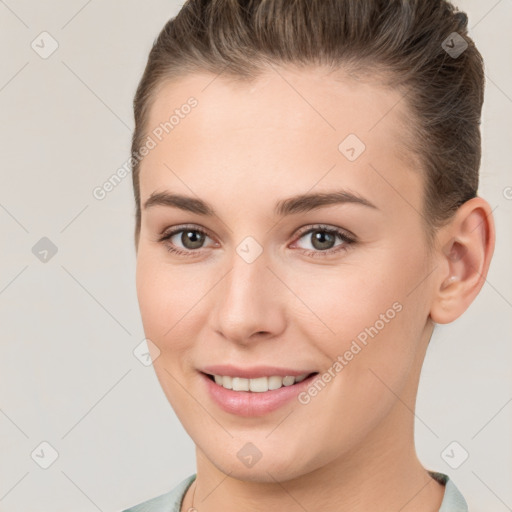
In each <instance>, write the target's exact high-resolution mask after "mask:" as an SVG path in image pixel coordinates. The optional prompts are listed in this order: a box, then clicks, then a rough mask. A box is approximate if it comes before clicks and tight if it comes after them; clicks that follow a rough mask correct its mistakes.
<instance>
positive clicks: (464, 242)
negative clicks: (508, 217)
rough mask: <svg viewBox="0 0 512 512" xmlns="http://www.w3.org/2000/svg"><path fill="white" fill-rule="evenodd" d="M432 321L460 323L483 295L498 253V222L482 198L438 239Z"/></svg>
mask: <svg viewBox="0 0 512 512" xmlns="http://www.w3.org/2000/svg"><path fill="white" fill-rule="evenodd" d="M437 240H438V245H437V247H438V248H437V249H436V255H435V259H436V261H437V265H436V272H435V273H434V275H435V277H434V283H433V285H434V289H433V300H432V304H431V309H430V317H431V319H432V320H433V321H434V322H436V323H438V324H447V323H450V322H453V321H454V320H455V319H457V318H458V317H459V316H460V315H462V313H464V311H466V309H467V308H468V307H469V305H470V304H471V303H472V302H473V300H474V299H475V297H476V296H477V295H478V293H479V292H480V289H481V288H482V286H483V284H484V282H485V278H486V277H487V272H488V270H489V265H490V263H491V258H492V255H493V252H494V242H495V229H494V219H493V215H492V210H491V207H490V206H489V203H488V202H487V201H485V200H484V199H482V198H480V197H475V198H473V199H470V200H469V201H466V202H465V203H464V204H463V205H461V206H460V207H459V209H458V210H457V212H456V213H455V215H454V217H453V219H452V220H451V221H450V222H449V224H447V225H446V226H443V227H442V228H441V229H440V231H439V233H438V236H437Z"/></svg>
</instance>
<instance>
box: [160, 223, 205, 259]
mask: <svg viewBox="0 0 512 512" xmlns="http://www.w3.org/2000/svg"><path fill="white" fill-rule="evenodd" d="M179 234H181V236H177V235H179ZM205 238H209V236H208V233H207V232H206V231H204V230H203V229H201V228H198V227H195V226H179V227H177V228H175V229H173V230H172V231H168V232H165V233H164V234H163V235H162V236H161V237H160V238H159V239H158V242H161V243H163V244H164V245H165V247H166V248H167V250H168V251H169V252H171V253H175V254H180V255H184V256H193V255H195V253H198V252H199V251H198V249H201V248H202V244H203V243H204V241H205ZM173 239H174V240H173ZM169 242H170V243H169ZM177 242H179V243H181V244H182V245H183V247H184V249H185V250H182V249H180V247H179V245H178V244H177ZM177 245H178V247H176V246H177Z"/></svg>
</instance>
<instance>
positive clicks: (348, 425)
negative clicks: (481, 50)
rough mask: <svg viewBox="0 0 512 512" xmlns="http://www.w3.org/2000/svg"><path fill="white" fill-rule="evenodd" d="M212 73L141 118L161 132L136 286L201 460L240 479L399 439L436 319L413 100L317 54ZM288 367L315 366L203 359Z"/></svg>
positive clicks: (144, 177) (148, 169)
mask: <svg viewBox="0 0 512 512" xmlns="http://www.w3.org/2000/svg"><path fill="white" fill-rule="evenodd" d="M214 78H215V77H214V76H213V75H209V74H194V75H189V76H187V77H186V78H183V79H181V80H180V81H179V82H174V83H172V84H167V85H166V86H165V87H163V88H162V89H161V91H160V92H159V94H158V96H157V97H156V100H155V102H154V104H153V106H152V108H151V112H150V118H149V123H148V126H147V134H148V135H150V136H151V137H152V138H153V139H154V140H155V141H156V145H155V147H153V148H152V149H151V150H150V151H149V153H148V154H147V156H146V157H145V158H144V160H143V162H142V164H141V173H140V192H141V208H142V223H141V231H140V239H139V245H138V254H137V293H138V300H139V305H140V310H141V315H142V321H143V325H144V330H145V334H146V337H147V338H148V339H149V340H151V344H150V347H152V348H151V350H152V353H153V356H154V357H156V358H155V359H154V362H153V365H154V368H155V371H156V374H157V376H158V379H159V382H160V384H161V386H162V388H163V391H164V393H165V394H166V396H167V398H168V400H169V402H170V403H171V405H172V407H173V409H174V411H175V412H176V414H177V416H178V417H179V419H180V421H181V422H182V424H183V426H184V428H185V429H186V431H187V432H188V433H189V435H190V436H191V438H192V439H193V441H194V442H195V444H196V446H197V449H198V450H199V452H200V453H201V454H203V455H204V457H205V459H207V460H208V461H209V463H211V464H212V466H215V467H216V468H218V469H219V470H221V471H223V472H224V473H226V474H227V473H231V475H232V476H235V477H236V476H238V477H240V478H242V479H246V480H260V481H270V480H269V474H268V473H267V471H270V473H272V474H273V475H276V474H279V475H280V476H281V477H282V478H293V477H297V476H299V475H303V474H306V473H307V472H310V471H312V470H314V469H317V468H321V467H324V466H328V465H330V464H335V463H336V462H340V461H348V460H349V459H350V457H352V456H354V454H355V453H356V452H357V453H359V454H361V453H363V451H364V446H369V445H370V444H373V443H380V445H379V446H384V445H385V444H386V443H388V445H389V443H393V442H399V441H397V439H399V438H400V434H403V431H401V429H402V430H406V429H408V428H409V427H410V426H411V425H410V424H408V425H405V423H404V416H403V411H402V413H400V412H399V411H398V405H397V404H399V401H398V399H397V396H399V397H401V399H402V400H403V401H405V402H406V403H410V405H411V407H413V401H414V396H415V392H416V388H415V386H416V385H417V378H418V375H419V371H420V367H421V362H422V360H423V356H424V350H425V347H426V344H427V342H428V339H429V336H430V334H431V330H430V327H429V324H428V322H427V319H428V316H429V293H430V292H429V284H428V279H426V278H427V275H428V269H429V266H428V261H427V250H426V249H427V245H426V244H427V242H426V238H425V231H424V226H423V224H422V221H423V218H422V216H421V215H420V213H419V212H420V211H421V205H422V197H423V178H422V175H421V172H420V170H419V169H418V168H415V167H414V166H413V165H412V164H411V163H410V162H408V161H407V159H405V158H404V154H403V151H402V142H403V140H404V139H403V137H404V136H405V135H406V134H407V127H406V126H407V112H406V110H405V109H406V106H405V105H404V104H403V102H399V100H400V95H399V94H398V93H397V92H396V91H391V90H388V89H385V88H384V87H382V86H380V85H379V84H370V83H363V82H358V81H356V80H355V79H353V78H346V79H344V80H340V79H339V78H338V79H337V80H335V79H334V77H333V76H327V75H326V74H325V73H322V72H321V71H319V70H310V71H305V70H301V71H297V70H293V69H291V68H288V69H282V68H281V69H280V72H279V74H278V73H276V72H273V71H270V72H269V73H268V74H266V75H265V76H262V77H260V78H259V79H258V80H257V81H256V82H253V83H251V84H243V83H234V82H229V81H226V80H224V79H223V78H222V76H220V77H217V78H216V79H215V80H214ZM190 97H194V98H195V103H194V104H195V106H194V107H193V108H183V109H182V110H181V111H180V112H181V115H179V116H178V117H179V122H177V123H175V125H174V127H173V128H172V131H171V130H168V131H169V133H165V131H164V132H163V136H162V133H161V132H162V128H161V123H164V122H165V121H168V120H169V117H170V116H171V115H172V114H173V112H174V111H175V109H180V108H181V106H182V105H184V104H186V103H187V100H188V99H189V98H190ZM185 112H186V113H185ZM158 127H160V130H158ZM155 130H156V131H155ZM155 133H157V134H159V138H161V140H158V137H156V136H155V135H154V134H155ZM351 134H352V135H351ZM363 144H364V146H363ZM325 194H337V196H336V197H334V196H332V197H331V199H329V200H328V199H327V197H328V196H327V195H325ZM170 195H179V196H185V198H190V199H192V200H194V202H192V203H191V202H188V203H187V202H186V201H185V200H184V199H183V198H181V199H179V200H178V199H176V198H172V197H170ZM304 195H312V196H316V198H315V197H312V198H310V199H309V200H305V199H304V198H302V201H298V200H297V198H299V196H304ZM333 197H334V200H333ZM290 198H294V199H290ZM202 202H204V203H205V204H203V203H202ZM146 203H147V205H146ZM210 210H211V211H210ZM175 251H178V252H175ZM217 365H229V366H228V367H224V368H216V369H215V368H214V369H213V370H212V368H211V367H212V366H217ZM256 367H258V368H256ZM259 367H272V368H259ZM258 369H259V370H261V372H260V373H257V372H256V371H254V372H252V373H251V371H252V370H258ZM244 370H247V371H249V373H244ZM281 370H282V371H283V372H284V374H285V375H286V374H288V375H290V374H291V375H300V374H304V373H307V374H311V373H316V375H313V376H312V377H308V378H306V379H305V380H303V381H302V382H300V383H296V384H293V385H289V386H287V385H285V386H283V387H282V388H281V389H275V390H270V391H266V392H258V391H233V390H231V391H229V390H224V388H223V387H222V388H221V386H219V385H218V384H216V383H215V382H213V381H212V380H210V379H209V378H208V377H206V376H205V374H204V373H218V374H220V375H225V376H233V375H235V376H236V375H238V376H239V377H243V376H244V375H253V376H254V377H262V376H269V377H270V376H278V375H279V374H280V371H281ZM203 372H204V373H203ZM286 372H288V373H286ZM271 380H272V381H273V382H277V381H276V379H271ZM223 382H224V383H227V386H228V387H229V379H228V380H226V379H224V380H223ZM262 382H264V379H263V380H261V379H258V380H257V382H256V383H254V382H253V383H252V385H253V386H256V385H259V384H262ZM231 383H232V384H233V381H231ZM237 383H241V385H244V381H243V380H242V381H238V380H237ZM253 389H256V388H253ZM400 407H401V408H402V410H403V405H400ZM400 414H401V415H400ZM409 416H410V418H411V420H410V421H411V423H412V418H413V416H412V415H411V414H410V413H409ZM408 421H409V420H408ZM389 425H393V428H390V427H389ZM392 431H393V432H396V434H397V435H396V438H393V435H391V434H390V432H392ZM247 443H252V444H247ZM240 450H242V451H240ZM244 450H245V451H244ZM258 453H259V454H260V455H261V459H260V460H259V461H258V462H257V463H256V464H254V466H252V467H251V466H250V464H246V463H245V460H246V458H244V455H247V454H249V455H256V457H258V456H259V455H258ZM290 460H293V461H294V464H293V465H290V464H289V461H290Z"/></svg>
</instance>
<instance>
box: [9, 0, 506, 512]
mask: <svg viewBox="0 0 512 512" xmlns="http://www.w3.org/2000/svg"><path fill="white" fill-rule="evenodd" d="M180 4H181V2H180V3H178V2H177V1H164V0H152V1H148V2H142V1H135V0H124V1H123V2H114V1H113V0H103V1H100V0H92V1H91V0H90V1H88V2H87V1H84V0H69V1H66V2H64V1H60V2H58V1H56V0H53V1H46V2H36V1H34V0H5V1H1V0H0V38H1V39H0V41H1V45H0V59H1V60H0V61H1V63H2V66H1V69H0V109H1V110H0V112H1V120H2V121H1V127H0V130H1V132H0V140H1V159H0V164H1V171H0V172H1V186H0V243H1V251H0V257H1V267H0V325H1V335H2V339H1V342H0V348H1V357H0V382H1V384H0V511H9V512H32V511H42V510H52V511H53V512H61V511H69V510H73V511H74V512H89V511H91V512H93V511H95V510H100V511H105V512H106V511H116V510H122V509H123V508H125V507H128V506H129V505H133V504H135V503H138V502H140V501H142V500H145V499H148V498H150V497H153V496H156V495H157V494H160V493H163V492H165V491H167V490H169V489H171V488H172V487H174V486H175V485H176V484H177V483H178V482H179V481H181V480H182V479H183V478H185V477H186V476H188V475H190V474H192V473H193V472H194V471H195V455H194V449H193V448H194V446H193V443H192V441H191V440H190V439H189V437H188V436H187V434H186V433H185V431H184V429H183V428H182V427H181V424H180V423H179V421H178V420H177V418H176V416H175V414H174V412H173V411H172V409H171V407H170V405H169V404H168V402H167V400H166V398H165V396H164V394H163V392H162V391H161V389H160V386H159V384H158V381H157V379H156V377H155V375H154V372H153V369H152V368H151V366H148V367H146V366H144V365H143V364H141V363H140V362H139V360H138V359H136V358H135V356H134V354H133V350H134V348H135V347H136V346H137V345H139V344H140V342H141V340H143V338H144V334H143V330H142V324H141V321H140V317H139V311H138V305H137V299H136V293H135V280H134V275H135V251H134V246H133V237H132V233H133V225H134V208H133V199H132V185H131V176H128V178H126V179H125V180H124V181H123V182H122V183H121V184H120V185H119V186H118V187H117V188H116V189H115V190H114V191H113V192H111V193H110V194H109V195H108V196H107V197H106V198H105V199H104V200H103V201H98V200H96V199H95V198H94V197H93V195H92V190H93V189H94V187H96V186H98V185H101V184H102V183H104V182H105V181H106V180H107V179H108V178H109V177H110V176H111V175H112V174H113V173H114V172H115V171H116V170H117V169H118V167H120V166H121V165H122V164H123V163H124V162H125V161H126V159H127V157H128V156H129V146H130V136H131V130H132V127H133V119H132V100H133V95H134V92H135V87H136V85H137V83H138V80H139V78H140V76H141V73H142V71H143V67H144V65H145V62H146V58H147V54H148V52H149V50H150V47H151V45H152V42H153V40H154V38H155V37H156V36H157V34H158V32H159V31H160V29H161V28H162V27H163V25H164V23H165V21H166V20H167V19H168V18H170V17H171V16H173V15H174V14H176V13H177V11H178V9H179V7H180ZM456 4H457V5H458V6H459V7H460V8H461V9H462V10H465V11H466V12H467V13H468V14H469V19H470V26H471V30H470V35H471V36H472V37H473V38H474V39H475V41H476V43H477V45H478V47H479V49H480V51H481V52H482V54H483V55H484V59H485V62H486V74H487V90H486V101H485V105H484V117H483V128H482V131H483V147H484V156H483V162H482V170H481V187H480V191H479V192H480V195H481V196H483V197H485V198H486V199H487V200H488V201H489V202H490V204H491V206H492V208H494V214H495V217H496V224H497V245H496V252H495V256H494V260H493V263H492V265H491V269H490V273H489V276H488V279H487V283H486V284H485V285H484V287H483V290H482V292H481V294H480V295H479V297H478V298H477V300H476V301H475V302H474V303H473V304H472V305H471V307H470V308H469V310H468V311H467V312H466V313H465V314H464V315H463V316H462V317H461V318H460V319H459V320H457V321H456V322H454V323H453V324H450V325H446V326H439V327H438V331H437V334H435V337H434V339H433V341H432V343H431V346H430V348H429V351H428V354H427V359H426V362H425V366H424V369H423V375H422V380H421V383H420V390H419V396H418V404H417V411H416V412H417V420H416V435H417V449H418V453H419V456H420V459H421V460H422V461H423V463H424V465H425V466H426V467H427V468H429V469H433V470H438V471H442V472H446V473H448V474H449V475H450V477H451V478H452V479H453V480H454V481H455V483H456V484H457V486H458V487H459V488H460V489H461V491H462V493H463V494H464V495H465V496H466V498H467V500H468V502H469V504H470V509H471V510H472V512H478V511H481V512H483V511H486V512H487V511H489V510H493V511H494V512H505V511H510V510H512V486H511V485H510V484H511V482H512V436H511V432H512V386H511V383H512V375H511V371H510V363H511V360H512V357H511V355H512V343H511V327H512V325H511V317H512V286H511V285H512V272H511V269H510V266H511V264H510V263H511V261H512V229H511V225H512V223H511V218H512V200H510V199H509V200H507V199H506V197H505V193H504V191H505V190H506V187H511V186H512V173H511V162H512V155H511V148H512V144H511V134H512V67H511V64H510V63H511V62H512V35H511V30H510V26H511V24H512V1H511V0H501V1H495V0H494V1H491V2H482V1H481V0H464V1H462V0H460V1H458V2H456ZM43 31H47V32H49V33H50V34H51V35H52V37H53V38H55V40H57V41H58V44H59V47H58V49H57V51H56V52H55V53H53V54H52V55H51V56H50V57H49V58H47V59H43V58H41V57H40V56H39V55H38V54H37V53H36V52H35V51H34V50H33V49H32V48H31V43H32V41H33V40H34V39H36V42H37V41H38V40H39V39H37V37H38V36H39V34H40V33H41V32H43ZM39 44H40V45H41V43H39ZM45 44H48V43H45ZM45 47H46V48H48V47H49V46H45ZM509 190H510V189H509ZM509 197H510V195H509ZM42 237H48V238H49V239H50V240H51V241H52V242H53V243H54V244H55V245H56V246H57V248H58V252H57V254H56V255H55V256H53V257H52V258H51V259H50V260H49V261H48V262H47V263H43V262H41V261H40V260H39V259H38V258H36V257H35V255H34V254H33V253H32V247H33V246H34V245H35V244H36V243H37V242H38V241H39V240H40V239H41V238H42ZM454 440H455V441H457V442H458V443H460V445H461V446H462V447H464V449H465V450H467V451H468V452H469V458H468V459H467V461H465V462H464V463H463V464H462V465H461V466H460V467H459V468H458V469H452V468H450V467H449V465H448V464H447V463H446V461H445V460H444V459H443V458H442V457H441V453H442V452H443V450H444V449H445V448H446V447H447V446H448V445H449V444H450V443H451V442H452V441H454ZM43 441H46V442H48V443H50V444H51V445H52V446H53V447H54V449H55V450H56V451H57V452H58V458H57V460H56V461H55V462H54V463H53V464H52V465H51V466H50V467H49V468H48V469H42V468H41V467H40V466H39V465H38V464H36V462H35V460H33V458H31V453H32V452H33V451H34V450H36V449H37V450H36V453H39V459H37V456H35V459H36V460H39V461H42V460H43V459H44V457H48V454H49V451H48V449H46V451H45V449H44V446H43V452H41V448H40V447H39V446H40V443H41V442H43ZM38 447H39V448H38ZM457 450H460V449H459V448H457ZM454 454H455V456H457V457H458V456H459V455H460V454H457V453H456V452H454Z"/></svg>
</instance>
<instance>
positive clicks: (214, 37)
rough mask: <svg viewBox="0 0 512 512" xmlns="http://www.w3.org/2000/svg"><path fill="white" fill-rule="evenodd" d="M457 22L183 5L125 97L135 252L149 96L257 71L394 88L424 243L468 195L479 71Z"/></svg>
mask: <svg viewBox="0 0 512 512" xmlns="http://www.w3.org/2000/svg"><path fill="white" fill-rule="evenodd" d="M467 21H468V20H467V16H466V15H465V14H464V13H462V12H456V9H455V7H454V6H453V5H452V4H450V3H449V2H448V1H445V0H188V1H187V2H186V3H185V4H184V6H183V7H182V9H181V10H180V12H179V13H178V15H177V16H176V17H174V18H172V19H170V20H169V21H168V22H167V23H166V25H165V26H164V28H163V29H162V31H161V32H160V34H159V36H158V38H157V39H156V40H155V42H154V44H153V47H152V49H151V52H150V54H149V58H148V62H147V65H146V68H145V71H144V74H143V76H142V79H141V81H140V83H139V86H138V88H137V92H136V94H135V99H134V115H135V130H134V133H133V138H132V162H134V163H133V164H132V171H133V176H132V177H133V186H134V194H135V202H136V226H135V244H136V246H137V247H138V239H139V234H140V223H141V205H140V190H139V172H140V165H139V164H140V160H139V158H140V157H139V158H137V155H138V150H139V148H140V147H142V144H143V140H144V137H145V136H146V135H147V134H146V130H147V128H148V127H147V126H146V125H147V120H148V114H149V111H150V108H151V106H152V104H153V102H154V99H155V96H156V95H157V93H158V91H159V88H160V87H161V86H162V85H163V84H164V83H168V82H169V81H172V80H173V79H177V78H180V77H183V76H185V75H187V74H189V73H193V72H204V71H206V72H212V73H214V74H219V73H221V72H222V73H223V74H224V75H226V76H228V77H231V78H236V79H238V80H246V81H250V80H253V79H256V78H257V77H258V75H259V74H261V73H262V72H263V71H264V70H265V69H266V65H267V64H268V63H272V64H277V65H279V64H281V65H286V64H295V65H299V66H302V65H319V66H320V65H325V66H328V67H329V68H332V69H333V70H336V69H345V70H349V71H351V72H355V71H360V72H363V73H365V74H366V76H368V77H372V76H373V77H374V79H375V78H376V77H380V78H382V80H383V81H385V82H386V84H387V85H390V86H393V87H395V88H398V89H399V90H400V91H403V92H404V99H403V101H405V102H406V105H407V107H408V109H407V112H408V114H409V115H410V116H411V120H410V126H409V128H410V134H409V135H410V137H409V138H408V139H409V140H408V141H405V140H404V141H403V145H404V147H406V148H407V149H408V150H409V151H410V152H411V155H417V156H418V157H419V161H420V163H421V167H422V169H423V172H424V174H425V179H424V182H425V193H424V204H423V211H422V212H421V213H422V215H423V217H424V220H425V225H426V226H427V232H428V233H429V235H430V236H432V234H433V233H434V231H435V229H436V228H438V227H440V226H441V225H443V223H445V222H446V221H447V220H449V219H450V218H451V216H452V215H453V213H454V212H455V211H456V210H457V208H458V207H459V206H460V205H461V204H463V203H464V202H465V201H467V200H469V199H471V198H472V197H476V194H477V189H478V172H479V167H480V159H481V135H480V117H481V110H482V103H483V94H484V68H483V60H482V56H481V55H480V53H479V52H478V50H477V49H476V47H475V45H474V43H473V41H472V40H471V39H470V38H469V36H468V34H467ZM454 32H456V33H457V34H458V35H457V34H455V35H454V34H453V33H454ZM453 36H455V39H454V38H453ZM450 37H451V39H450ZM464 41H465V42H464ZM456 43H457V44H459V43H462V45H463V46H462V48H463V47H464V46H465V45H466V44H467V48H466V49H465V51H463V52H462V53H461V54H460V55H457V54H454V53H450V52H449V49H450V48H457V46H456ZM459 47H460V46H459ZM267 69H268V68H267ZM377 70H380V71H379V72H378V74H377ZM340 142H341V141H340Z"/></svg>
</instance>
